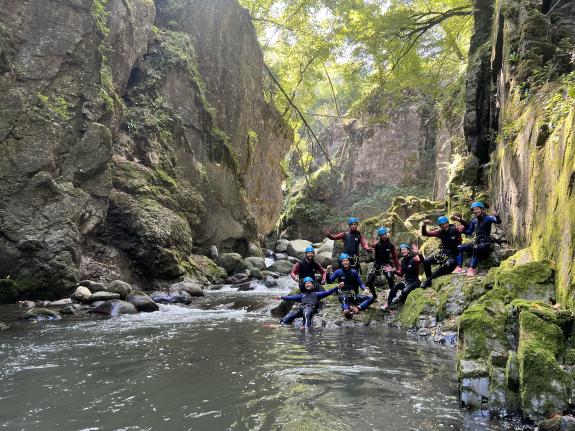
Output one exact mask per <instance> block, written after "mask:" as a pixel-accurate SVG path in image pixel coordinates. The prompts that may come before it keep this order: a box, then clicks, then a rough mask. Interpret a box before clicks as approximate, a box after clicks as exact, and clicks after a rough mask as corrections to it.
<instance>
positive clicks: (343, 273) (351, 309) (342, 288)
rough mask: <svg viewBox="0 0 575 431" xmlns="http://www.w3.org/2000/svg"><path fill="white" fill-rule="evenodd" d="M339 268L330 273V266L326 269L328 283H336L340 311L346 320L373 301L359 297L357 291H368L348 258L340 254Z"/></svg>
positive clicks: (371, 297) (366, 296) (369, 297)
mask: <svg viewBox="0 0 575 431" xmlns="http://www.w3.org/2000/svg"><path fill="white" fill-rule="evenodd" d="M339 260H340V263H341V268H339V269H338V270H336V271H335V272H332V270H333V268H332V266H331V265H329V266H328V267H327V270H328V272H329V281H330V283H333V282H334V281H336V280H337V282H338V288H339V290H338V298H339V302H340V303H341V310H342V311H343V315H344V316H345V317H346V318H347V319H351V318H352V317H353V314H358V313H359V312H360V311H362V310H365V309H366V308H367V307H369V305H370V304H371V303H372V302H373V301H374V299H373V296H369V295H359V289H360V288H361V289H362V290H364V291H366V292H367V291H368V289H367V287H366V286H365V284H363V281H361V277H360V276H359V273H358V272H357V271H356V270H355V269H353V268H352V267H351V261H350V256H348V255H347V254H346V253H342V254H341V255H340V256H339Z"/></svg>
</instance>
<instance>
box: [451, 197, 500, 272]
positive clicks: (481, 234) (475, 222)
mask: <svg viewBox="0 0 575 431" xmlns="http://www.w3.org/2000/svg"><path fill="white" fill-rule="evenodd" d="M471 212H472V213H473V215H474V217H473V219H471V223H467V222H466V221H465V220H463V219H462V218H461V217H457V216H454V217H452V218H453V219H454V220H457V221H458V222H459V223H461V224H462V225H463V226H465V230H464V231H463V233H464V234H465V235H467V236H473V235H475V238H474V240H473V242H471V243H468V244H461V245H460V246H458V247H457V249H458V250H459V253H458V255H457V267H456V268H455V270H454V271H453V273H454V274H462V273H464V272H465V270H464V269H463V254H464V253H469V254H471V259H470V261H469V268H468V269H467V276H468V277H473V276H475V275H476V274H477V265H478V263H479V258H481V257H485V256H487V255H488V254H489V252H490V251H491V247H492V245H493V242H492V240H491V225H492V224H493V223H495V224H500V223H501V218H499V215H498V214H497V212H496V211H493V212H492V214H491V215H488V214H487V213H486V211H485V205H483V203H481V202H473V203H472V204H471Z"/></svg>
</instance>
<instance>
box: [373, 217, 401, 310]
mask: <svg viewBox="0 0 575 431" xmlns="http://www.w3.org/2000/svg"><path fill="white" fill-rule="evenodd" d="M388 234H389V229H388V228H386V227H380V228H379V229H378V230H377V235H378V236H379V241H377V242H374V243H373V244H372V245H371V246H372V248H373V249H374V250H375V263H374V264H373V268H372V270H371V272H370V273H369V275H368V276H367V283H366V284H367V287H369V291H370V292H371V294H372V295H373V299H374V300H376V299H377V293H376V291H375V279H376V278H377V277H378V276H382V275H383V276H384V277H385V278H386V279H387V283H388V284H389V288H390V289H393V286H394V285H395V277H394V274H393V271H384V270H383V267H384V266H387V265H389V266H392V267H394V268H395V269H397V270H399V259H398V258H397V253H396V252H395V246H394V245H393V244H392V243H391V241H390V240H389V236H388Z"/></svg>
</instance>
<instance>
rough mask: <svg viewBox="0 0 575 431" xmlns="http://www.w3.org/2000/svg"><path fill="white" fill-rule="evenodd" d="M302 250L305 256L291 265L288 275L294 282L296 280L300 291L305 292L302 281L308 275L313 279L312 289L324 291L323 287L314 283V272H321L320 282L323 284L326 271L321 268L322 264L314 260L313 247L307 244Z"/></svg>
mask: <svg viewBox="0 0 575 431" xmlns="http://www.w3.org/2000/svg"><path fill="white" fill-rule="evenodd" d="M304 252H305V257H304V258H303V259H302V260H301V261H299V262H298V263H296V264H295V265H294V266H293V268H292V270H291V273H290V276H291V278H292V279H293V280H294V281H295V282H297V283H298V284H299V290H300V291H301V292H307V290H306V289H305V287H304V281H303V280H304V279H305V278H308V277H309V278H311V279H312V280H313V284H314V291H316V292H324V291H325V289H324V288H323V287H321V286H320V285H319V284H317V283H316V281H315V274H316V273H320V274H321V284H325V279H326V277H327V272H326V270H325V269H324V268H323V266H321V265H320V264H319V262H316V261H315V250H314V249H313V247H312V246H311V245H310V246H308V247H307V248H306V249H305V250H304Z"/></svg>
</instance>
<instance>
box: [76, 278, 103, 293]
mask: <svg viewBox="0 0 575 431" xmlns="http://www.w3.org/2000/svg"><path fill="white" fill-rule="evenodd" d="M78 286H84V287H87V288H88V289H90V291H91V292H102V291H104V290H106V286H104V284H103V283H98V282H97V281H92V280H82V281H80V282H79V283H78Z"/></svg>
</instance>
